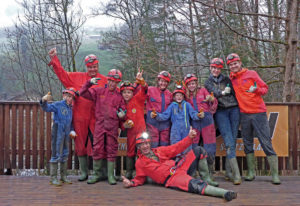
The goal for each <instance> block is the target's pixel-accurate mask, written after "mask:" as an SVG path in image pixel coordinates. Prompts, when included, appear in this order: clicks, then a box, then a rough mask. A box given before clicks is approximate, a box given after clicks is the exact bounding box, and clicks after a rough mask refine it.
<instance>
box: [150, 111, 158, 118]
mask: <svg viewBox="0 0 300 206" xmlns="http://www.w3.org/2000/svg"><path fill="white" fill-rule="evenodd" d="M150 117H151V118H152V119H154V118H155V117H157V112H156V111H155V109H154V108H153V109H152V112H151V113H150Z"/></svg>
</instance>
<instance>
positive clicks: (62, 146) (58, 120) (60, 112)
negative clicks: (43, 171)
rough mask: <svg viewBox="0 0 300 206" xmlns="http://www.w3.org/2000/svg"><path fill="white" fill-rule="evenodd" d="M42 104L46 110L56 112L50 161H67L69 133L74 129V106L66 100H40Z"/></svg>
mask: <svg viewBox="0 0 300 206" xmlns="http://www.w3.org/2000/svg"><path fill="white" fill-rule="evenodd" d="M40 105H41V106H42V109H43V110H44V111H45V112H53V113H54V118H53V126H52V135H51V147H52V154H51V159H50V162H53V163H56V162H66V161H67V159H68V155H69V142H70V137H69V134H70V131H71V129H72V128H71V127H72V106H69V105H67V103H66V101H65V100H62V101H58V102H54V103H52V104H48V103H47V102H42V101H40Z"/></svg>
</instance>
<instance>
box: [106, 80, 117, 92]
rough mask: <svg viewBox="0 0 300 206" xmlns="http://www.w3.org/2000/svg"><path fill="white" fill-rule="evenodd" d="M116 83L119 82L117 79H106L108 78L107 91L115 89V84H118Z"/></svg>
mask: <svg viewBox="0 0 300 206" xmlns="http://www.w3.org/2000/svg"><path fill="white" fill-rule="evenodd" d="M118 83H119V82H117V81H113V80H110V79H108V80H107V86H108V90H109V91H115V89H116V88H117V86H118Z"/></svg>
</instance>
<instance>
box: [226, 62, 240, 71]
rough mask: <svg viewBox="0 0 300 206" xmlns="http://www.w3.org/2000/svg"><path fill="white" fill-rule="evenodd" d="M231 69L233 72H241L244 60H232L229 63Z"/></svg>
mask: <svg viewBox="0 0 300 206" xmlns="http://www.w3.org/2000/svg"><path fill="white" fill-rule="evenodd" d="M229 69H230V71H231V72H234V73H236V72H239V71H241V70H242V62H241V61H234V62H231V63H230V64H229Z"/></svg>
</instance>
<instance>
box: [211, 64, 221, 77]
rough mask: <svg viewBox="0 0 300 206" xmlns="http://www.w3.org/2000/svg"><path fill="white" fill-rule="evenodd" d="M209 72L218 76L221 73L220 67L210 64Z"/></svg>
mask: <svg viewBox="0 0 300 206" xmlns="http://www.w3.org/2000/svg"><path fill="white" fill-rule="evenodd" d="M210 73H211V74H212V75H213V76H214V77H218V76H219V75H220V74H221V68H218V67H214V66H210Z"/></svg>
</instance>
